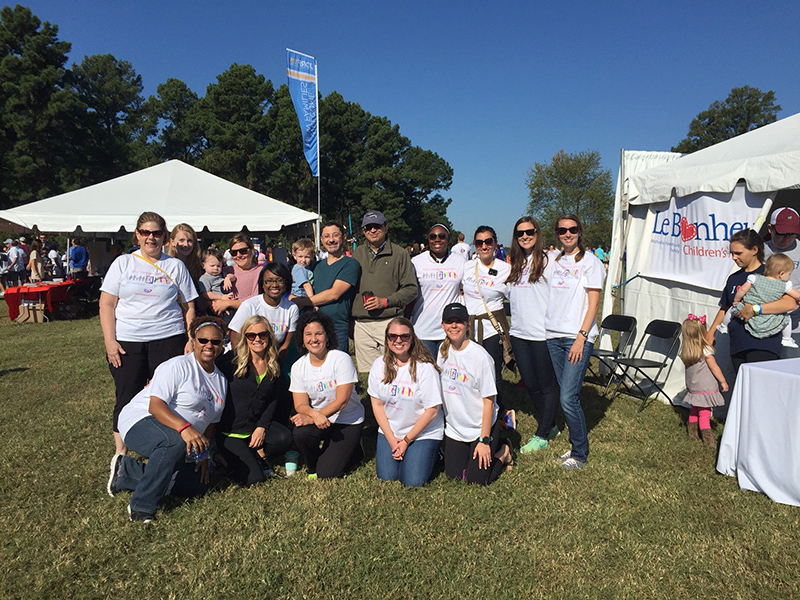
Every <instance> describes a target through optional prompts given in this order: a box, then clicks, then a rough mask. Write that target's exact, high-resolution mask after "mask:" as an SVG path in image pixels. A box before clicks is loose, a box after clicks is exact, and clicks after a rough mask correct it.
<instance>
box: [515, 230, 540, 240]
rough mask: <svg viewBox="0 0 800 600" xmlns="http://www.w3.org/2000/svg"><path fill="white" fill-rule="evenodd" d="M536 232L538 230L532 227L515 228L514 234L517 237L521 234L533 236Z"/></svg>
mask: <svg viewBox="0 0 800 600" xmlns="http://www.w3.org/2000/svg"><path fill="white" fill-rule="evenodd" d="M537 233H538V232H537V231H536V228H532V229H517V230H516V231H515V232H514V234H515V235H516V236H517V237H518V238H521V237H522V236H525V235H527V236H529V237H533V236H535V235H536V234H537Z"/></svg>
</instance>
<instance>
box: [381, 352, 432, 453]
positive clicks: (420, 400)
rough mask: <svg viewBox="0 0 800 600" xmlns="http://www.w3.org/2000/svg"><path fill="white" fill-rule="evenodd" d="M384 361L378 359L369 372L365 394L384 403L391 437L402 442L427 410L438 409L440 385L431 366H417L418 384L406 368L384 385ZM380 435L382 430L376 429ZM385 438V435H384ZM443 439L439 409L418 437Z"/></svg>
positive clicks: (405, 366)
mask: <svg viewBox="0 0 800 600" xmlns="http://www.w3.org/2000/svg"><path fill="white" fill-rule="evenodd" d="M383 373H384V366H383V357H382V356H381V357H378V358H377V359H375V362H374V363H372V368H371V369H370V370H369V387H368V389H367V393H368V394H369V395H370V396H371V397H372V398H377V399H378V400H380V401H381V402H383V410H384V411H385V412H386V418H387V419H388V421H389V426H390V427H391V428H392V433H394V435H395V436H397V437H400V438H402V437H403V436H405V435H407V434H408V432H409V431H411V429H412V428H413V427H414V425H415V424H416V422H417V421H418V420H419V418H420V417H421V416H422V413H424V412H425V409H427V408H433V407H434V406H441V404H442V382H441V379H440V378H439V372H438V371H437V370H436V367H434V366H433V365H432V364H431V363H417V380H416V381H413V380H412V379H411V372H410V370H409V368H408V364H405V365H403V366H401V367H397V375H396V376H395V378H394V379H393V380H392V381H391V383H383ZM378 431H379V432H380V433H384V431H383V429H381V428H380V427H379V428H378ZM384 435H385V433H384ZM443 435H444V413H443V412H442V410H441V409H440V410H439V412H438V413H437V414H436V416H435V417H434V419H433V421H431V422H430V423H429V424H428V426H427V427H426V428H425V429H423V430H422V432H421V433H420V434H419V435H417V437H416V438H415V439H418V440H440V439H442V436H443Z"/></svg>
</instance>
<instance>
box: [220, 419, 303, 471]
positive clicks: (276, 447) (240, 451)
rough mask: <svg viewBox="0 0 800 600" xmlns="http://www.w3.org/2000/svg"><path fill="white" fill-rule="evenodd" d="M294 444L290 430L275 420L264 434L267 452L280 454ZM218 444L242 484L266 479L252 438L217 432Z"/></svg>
mask: <svg viewBox="0 0 800 600" xmlns="http://www.w3.org/2000/svg"><path fill="white" fill-rule="evenodd" d="M291 445H292V434H291V433H290V432H289V430H288V429H287V428H286V427H284V426H283V425H281V424H280V423H277V422H275V421H273V422H272V423H270V426H269V429H267V431H266V433H265V434H264V443H263V444H262V446H261V448H262V449H263V450H264V452H265V453H266V454H268V455H269V454H273V455H280V454H283V453H284V452H286V451H287V450H288V449H289V447H290V446H291ZM217 446H218V447H219V450H220V452H222V456H224V457H225V460H226V462H227V463H228V468H229V469H230V470H231V474H232V476H233V478H234V479H235V480H236V481H238V482H239V483H241V484H242V485H246V486H250V485H253V484H254V483H259V482H262V481H264V480H265V479H266V477H265V476H264V472H263V471H262V470H261V464H260V463H259V461H258V458H259V457H258V452H257V450H258V448H251V447H250V438H249V437H246V438H238V437H231V436H227V435H224V434H223V433H221V432H219V433H218V434H217Z"/></svg>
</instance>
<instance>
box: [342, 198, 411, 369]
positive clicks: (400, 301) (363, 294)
mask: <svg viewBox="0 0 800 600" xmlns="http://www.w3.org/2000/svg"><path fill="white" fill-rule="evenodd" d="M361 229H362V230H363V231H364V237H365V238H366V243H364V244H362V245H360V246H358V247H357V248H356V249H355V250H354V251H353V258H355V259H356V260H357V261H358V263H359V264H360V265H361V277H360V279H359V281H358V288H357V291H356V298H355V300H354V301H353V313H352V314H353V320H354V321H355V326H354V331H353V341H354V342H355V348H356V364H357V367H358V371H359V373H369V370H370V367H372V363H373V362H375V359H376V358H378V357H379V356H382V355H383V342H384V339H385V334H386V326H387V325H388V324H389V321H391V320H392V319H393V318H394V317H401V316H403V310H404V309H405V307H406V306H407V305H408V304H410V303H411V302H412V301H413V300H414V298H416V297H417V278H416V276H415V275H414V268H413V267H412V266H411V259H410V258H409V256H408V252H406V251H405V250H404V249H403V248H401V247H400V246H398V245H397V244H393V243H392V242H390V241H389V240H387V239H386V234H387V233H388V232H389V228H388V227H387V226H386V217H384V216H383V213H381V212H380V211H377V210H370V211H367V213H366V214H365V215H364V218H363V220H362V221H361Z"/></svg>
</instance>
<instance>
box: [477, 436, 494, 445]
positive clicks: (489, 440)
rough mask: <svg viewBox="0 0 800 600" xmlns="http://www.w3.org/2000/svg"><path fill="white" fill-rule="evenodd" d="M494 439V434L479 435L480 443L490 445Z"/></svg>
mask: <svg viewBox="0 0 800 600" xmlns="http://www.w3.org/2000/svg"><path fill="white" fill-rule="evenodd" d="M493 439H494V438H493V437H492V436H490V435H487V436H486V437H479V438H478V443H479V444H486V445H487V446H488V445H489V444H491V443H492V440H493Z"/></svg>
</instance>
